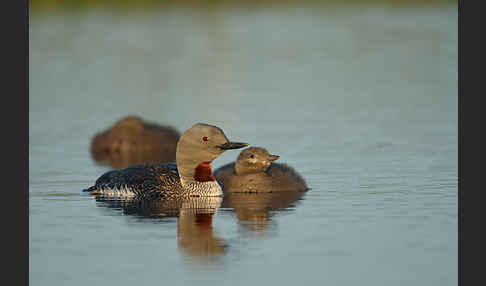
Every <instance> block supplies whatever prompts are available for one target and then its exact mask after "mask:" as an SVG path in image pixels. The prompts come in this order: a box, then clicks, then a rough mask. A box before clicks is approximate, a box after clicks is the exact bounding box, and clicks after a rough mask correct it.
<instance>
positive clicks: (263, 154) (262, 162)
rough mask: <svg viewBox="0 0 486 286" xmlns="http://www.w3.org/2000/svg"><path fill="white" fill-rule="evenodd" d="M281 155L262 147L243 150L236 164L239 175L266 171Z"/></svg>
mask: <svg viewBox="0 0 486 286" xmlns="http://www.w3.org/2000/svg"><path fill="white" fill-rule="evenodd" d="M278 158H280V156H278V155H272V154H270V153H268V151H267V149H265V148H262V147H250V148H247V149H245V150H243V151H241V153H240V155H239V156H238V159H237V160H236V164H235V172H236V174H237V175H244V174H251V173H260V172H265V171H266V170H267V168H268V167H269V166H270V164H271V163H272V162H274V161H276V160H277V159H278Z"/></svg>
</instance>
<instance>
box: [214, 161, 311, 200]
mask: <svg viewBox="0 0 486 286" xmlns="http://www.w3.org/2000/svg"><path fill="white" fill-rule="evenodd" d="M214 176H215V178H216V180H217V181H218V182H219V183H220V185H221V186H222V188H223V191H224V192H234V193H253V192H254V193H265V192H279V191H300V192H303V191H307V190H308V187H307V184H306V183H305V181H304V179H303V178H302V177H301V176H300V175H299V174H298V173H297V172H296V171H295V170H294V169H293V168H292V167H290V166H288V165H286V164H279V163H272V164H271V165H270V167H268V169H267V170H266V171H265V172H258V173H250V174H244V175H238V174H236V172H235V163H229V164H227V165H224V166H223V167H221V168H219V169H218V170H217V171H216V172H215V174H214Z"/></svg>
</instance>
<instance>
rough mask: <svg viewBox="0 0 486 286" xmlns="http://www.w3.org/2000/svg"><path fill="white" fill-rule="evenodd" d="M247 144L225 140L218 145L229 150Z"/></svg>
mask: <svg viewBox="0 0 486 286" xmlns="http://www.w3.org/2000/svg"><path fill="white" fill-rule="evenodd" d="M246 146H248V143H241V142H226V143H224V144H222V145H219V146H218V147H219V148H221V149H223V150H231V149H240V148H243V147H246Z"/></svg>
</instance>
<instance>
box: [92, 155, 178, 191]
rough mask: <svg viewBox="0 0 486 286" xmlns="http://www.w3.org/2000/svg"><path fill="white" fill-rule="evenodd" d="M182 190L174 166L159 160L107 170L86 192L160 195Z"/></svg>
mask: <svg viewBox="0 0 486 286" xmlns="http://www.w3.org/2000/svg"><path fill="white" fill-rule="evenodd" d="M181 190H182V185H181V182H180V177H179V173H178V171H177V165H176V164H175V163H159V164H153V165H134V166H130V167H127V168H125V169H122V170H112V171H109V172H106V173H105V174H103V175H102V176H101V177H99V178H98V179H97V180H96V183H95V185H94V186H92V187H90V188H88V189H86V190H85V191H87V192H90V193H91V194H95V195H104V196H122V197H130V196H132V197H139V198H159V197H170V196H173V195H174V194H178V193H181Z"/></svg>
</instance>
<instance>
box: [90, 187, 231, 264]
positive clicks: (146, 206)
mask: <svg viewBox="0 0 486 286" xmlns="http://www.w3.org/2000/svg"><path fill="white" fill-rule="evenodd" d="M96 201H97V202H98V206H104V207H108V208H115V209H121V210H122V212H123V213H124V214H126V215H133V216H138V217H144V218H156V219H161V218H162V219H163V218H173V217H177V218H178V220H177V241H178V247H179V249H180V250H181V252H182V253H184V254H187V255H190V256H193V257H217V256H220V255H222V254H224V253H225V252H226V250H227V245H226V243H225V241H224V240H223V239H222V238H219V237H217V236H216V234H215V233H214V231H213V225H212V219H213V215H214V213H215V212H216V209H217V208H219V207H220V206H221V202H222V198H221V197H185V198H182V197H181V198H173V199H161V200H156V201H150V200H130V199H113V198H106V197H101V196H98V197H96Z"/></svg>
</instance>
